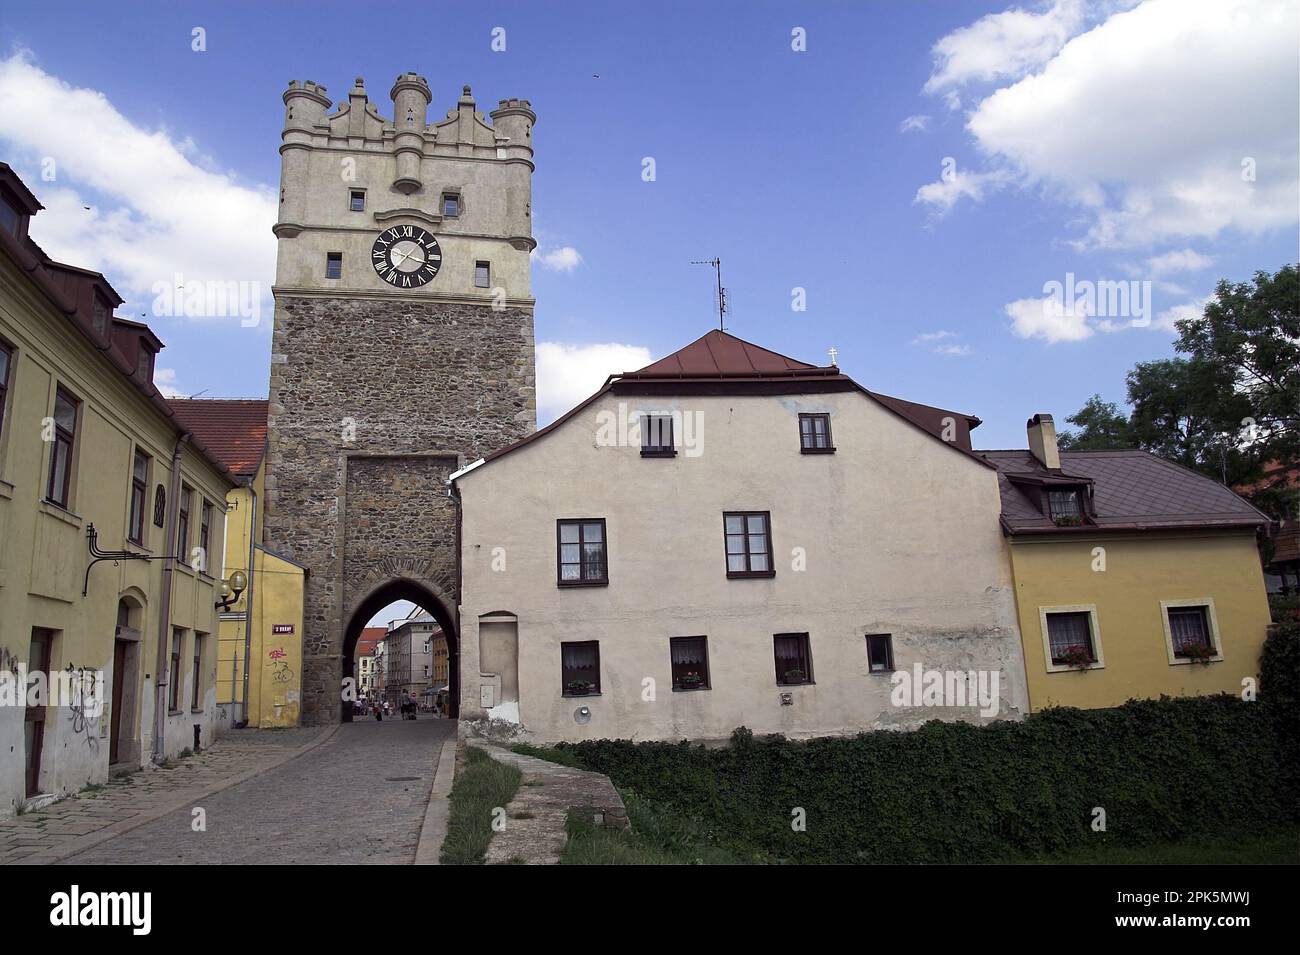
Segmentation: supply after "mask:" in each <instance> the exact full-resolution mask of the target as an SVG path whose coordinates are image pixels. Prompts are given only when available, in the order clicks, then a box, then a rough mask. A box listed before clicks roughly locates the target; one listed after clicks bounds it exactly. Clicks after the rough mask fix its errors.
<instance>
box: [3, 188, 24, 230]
mask: <svg viewBox="0 0 1300 955" xmlns="http://www.w3.org/2000/svg"><path fill="white" fill-rule="evenodd" d="M20 218H21V216H20V215H19V213H18V210H17V209H15V208H14V207H13V206H11V205H10V204H9V203H8V201H7V200H5V199H4V198H2V197H0V228H3V229H4V230H5V231H6V232H8V233H9V234H10V235H15V236H16V235H17V234H18V222H19V219H20Z"/></svg>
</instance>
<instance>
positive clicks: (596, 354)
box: [537, 342, 651, 420]
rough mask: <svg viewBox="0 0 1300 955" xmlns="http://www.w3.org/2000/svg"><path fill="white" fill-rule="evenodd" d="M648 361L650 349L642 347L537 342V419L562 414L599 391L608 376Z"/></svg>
mask: <svg viewBox="0 0 1300 955" xmlns="http://www.w3.org/2000/svg"><path fill="white" fill-rule="evenodd" d="M650 361H651V358H650V349H648V348H646V347H644V346H642V345H620V344H615V343H610V344H605V345H566V344H564V343H563V342H538V344H537V412H538V417H539V418H540V419H546V420H549V419H551V418H554V417H556V416H558V415H561V414H564V413H565V412H566V411H568V410H569V409H571V408H573V407H574V406H575V405H577V404H578V403H579V402H581V401H582V400H584V399H586V398H590V397H591V396H592V395H593V394H595V393H596V392H597V391H599V390H600V387H601V385H603V384H604V383H605V379H606V378H608V377H609V376H610V375H612V374H616V373H618V372H623V371H635V370H636V369H638V368H644V367H645V366H646V365H648V364H650Z"/></svg>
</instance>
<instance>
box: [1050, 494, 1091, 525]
mask: <svg viewBox="0 0 1300 955" xmlns="http://www.w3.org/2000/svg"><path fill="white" fill-rule="evenodd" d="M1047 509H1048V516H1049V517H1050V518H1051V519H1052V523H1053V524H1056V525H1057V526H1058V527H1078V526H1079V525H1081V524H1082V523H1083V491H1082V490H1081V489H1080V488H1077V487H1070V488H1062V489H1059V490H1053V491H1048V492H1047Z"/></svg>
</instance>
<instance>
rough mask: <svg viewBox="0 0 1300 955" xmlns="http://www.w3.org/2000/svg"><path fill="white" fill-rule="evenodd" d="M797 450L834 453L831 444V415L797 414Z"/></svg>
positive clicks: (833, 447) (811, 452)
mask: <svg viewBox="0 0 1300 955" xmlns="http://www.w3.org/2000/svg"><path fill="white" fill-rule="evenodd" d="M799 450H800V451H802V452H803V453H804V454H834V453H835V446H834V445H833V444H831V416H830V415H828V414H801V415H800V416H799Z"/></svg>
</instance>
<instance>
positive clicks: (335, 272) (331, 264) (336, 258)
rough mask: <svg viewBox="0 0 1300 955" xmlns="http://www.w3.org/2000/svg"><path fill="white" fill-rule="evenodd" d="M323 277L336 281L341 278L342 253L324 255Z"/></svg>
mask: <svg viewBox="0 0 1300 955" xmlns="http://www.w3.org/2000/svg"><path fill="white" fill-rule="evenodd" d="M325 277H326V278H327V279H337V278H342V277H343V253H342V252H326V253H325Z"/></svg>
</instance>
